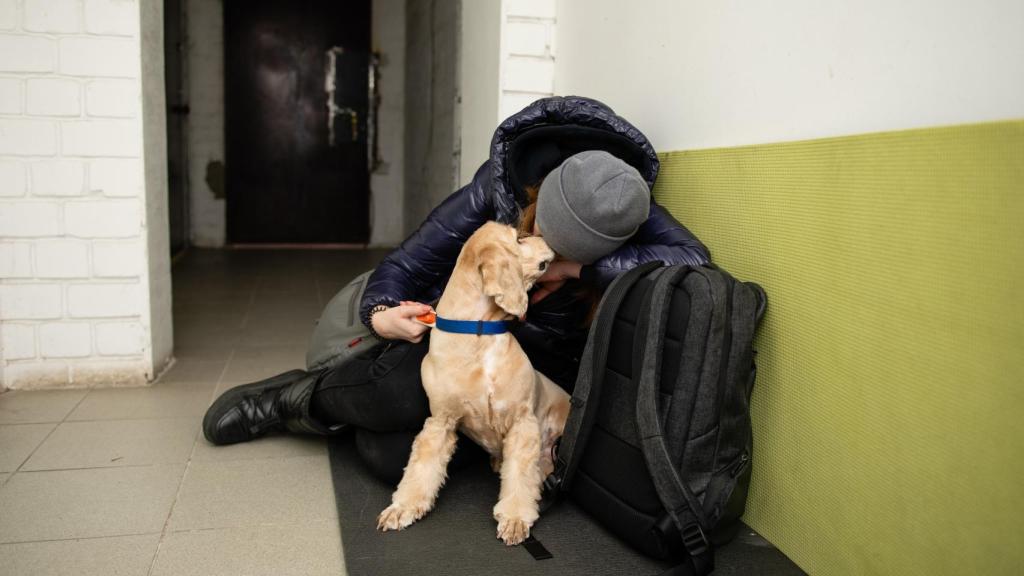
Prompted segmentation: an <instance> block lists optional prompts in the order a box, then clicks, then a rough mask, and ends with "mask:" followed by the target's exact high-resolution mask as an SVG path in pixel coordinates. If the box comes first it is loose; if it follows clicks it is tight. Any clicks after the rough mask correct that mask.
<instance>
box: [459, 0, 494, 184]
mask: <svg viewBox="0 0 1024 576" xmlns="http://www.w3.org/2000/svg"><path fill="white" fill-rule="evenodd" d="M504 3H505V2H502V0H478V1H469V2H463V3H462V22H461V30H460V34H461V38H460V42H459V78H458V80H457V81H456V89H457V90H458V96H457V101H458V103H459V114H458V125H459V138H458V139H457V141H456V142H455V146H456V149H457V153H458V154H459V177H458V182H459V184H460V185H463V184H466V183H467V182H469V181H470V179H472V178H473V174H475V173H476V171H477V168H479V167H480V165H481V164H483V163H484V161H485V160H487V158H489V157H490V144H491V135H492V134H493V133H494V127H495V126H497V125H498V122H499V121H500V120H501V116H499V114H500V105H501V60H502V51H501V32H502V28H503V27H504V26H503V22H502V18H503V15H502V5H503V4H504Z"/></svg>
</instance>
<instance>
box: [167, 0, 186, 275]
mask: <svg viewBox="0 0 1024 576" xmlns="http://www.w3.org/2000/svg"><path fill="white" fill-rule="evenodd" d="M185 29H186V27H185V10H184V2H183V1H182V0H164V90H165V92H166V97H167V215H168V224H169V226H170V237H171V255H172V256H174V255H176V254H179V253H181V252H182V251H183V250H184V249H185V248H186V247H187V246H188V175H187V171H188V144H187V133H186V128H187V125H188V123H187V122H186V120H187V119H188V95H187V94H186V85H185V67H184V63H185Z"/></svg>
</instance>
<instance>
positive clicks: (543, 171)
mask: <svg viewBox="0 0 1024 576" xmlns="http://www.w3.org/2000/svg"><path fill="white" fill-rule="evenodd" d="M584 150H605V151H607V152H610V153H612V154H614V155H615V156H617V157H619V158H621V159H622V160H623V161H625V162H627V163H629V164H630V165H632V166H633V167H634V168H636V169H637V170H638V171H639V172H640V175H641V176H642V177H643V178H644V180H645V181H646V182H647V185H648V186H649V187H653V186H654V180H655V179H656V178H657V176H658V168H659V166H660V163H659V162H658V156H657V154H656V153H655V152H654V148H653V147H652V146H651V144H650V142H649V141H648V140H647V137H646V136H644V135H643V133H642V132H640V130H638V129H637V128H636V127H635V126H633V125H632V124H630V123H629V122H627V121H626V120H625V119H624V118H622V117H620V116H618V115H616V114H615V112H614V111H613V110H612V109H611V108H610V107H608V106H607V105H606V104H604V103H602V102H599V101H597V100H594V99H592V98H585V97H582V96H564V97H563V96H553V97H550V98H542V99H540V100H537V101H536V102H534V103H532V104H530V105H529V106H527V107H526V108H523V109H522V110H521V111H519V112H518V113H516V114H513V115H512V116H509V117H508V118H507V119H506V120H505V121H504V122H502V123H501V124H500V125H499V126H498V128H497V130H495V131H494V136H493V138H492V139H491V158H490V161H489V162H490V165H491V166H490V168H491V185H492V191H493V195H494V196H493V198H494V202H495V204H496V206H495V207H496V208H497V211H498V213H499V214H508V215H512V214H515V215H518V213H519V210H520V207H522V206H525V205H526V204H527V202H528V200H527V198H526V194H525V192H524V191H523V188H524V187H525V186H527V185H532V184H540V181H541V180H543V178H544V177H545V176H546V175H547V174H548V173H549V172H550V171H551V170H553V169H555V168H556V167H557V166H558V165H559V164H561V163H562V161H563V160H565V159H566V158H568V157H569V156H572V155H573V154H576V153H577V152H583V151H584Z"/></svg>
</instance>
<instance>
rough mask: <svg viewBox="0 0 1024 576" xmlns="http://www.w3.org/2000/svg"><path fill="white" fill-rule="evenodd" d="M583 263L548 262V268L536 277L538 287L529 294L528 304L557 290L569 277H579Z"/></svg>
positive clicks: (538, 300) (567, 261)
mask: <svg viewBox="0 0 1024 576" xmlns="http://www.w3.org/2000/svg"><path fill="white" fill-rule="evenodd" d="M582 267H583V265H582V264H580V263H579V262H573V261H572V260H555V261H554V262H552V263H551V264H548V269H547V270H545V271H544V274H543V275H542V276H541V277H540V278H538V279H537V286H538V289H537V291H536V292H534V293H533V295H532V296H530V304H535V303H537V302H540V301H541V300H543V299H545V298H547V297H548V295H549V294H551V293H552V292H555V291H557V290H558V289H559V288H561V287H562V285H563V284H565V281H566V280H568V279H570V278H579V277H580V268H582Z"/></svg>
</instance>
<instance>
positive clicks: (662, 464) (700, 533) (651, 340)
mask: <svg viewBox="0 0 1024 576" xmlns="http://www.w3.org/2000/svg"><path fill="white" fill-rule="evenodd" d="M687 274H701V276H704V277H705V278H706V279H707V280H708V282H709V283H713V282H714V279H713V278H711V277H710V276H709V275H707V274H704V273H703V271H702V270H701V269H700V268H692V267H688V266H680V267H678V268H674V269H672V270H671V272H669V273H666V274H664V275H663V276H662V277H661V278H659V279H658V281H657V282H656V283H655V285H654V288H653V289H652V296H651V306H650V308H649V311H648V315H647V317H646V318H647V324H646V329H645V330H644V331H643V332H641V331H640V330H638V336H637V337H638V338H643V339H644V343H643V345H644V353H643V360H642V364H641V367H640V369H639V370H637V369H634V372H633V377H634V379H635V385H636V389H637V398H636V423H637V432H638V433H639V436H640V443H641V448H642V449H643V453H644V460H645V461H646V462H647V468H648V469H649V470H650V472H651V479H652V481H653V482H654V487H655V489H656V490H657V492H658V498H659V499H660V500H661V502H662V505H663V506H664V507H665V510H666V511H667V512H668V514H669V516H671V518H672V521H673V522H674V523H675V525H676V527H677V528H678V529H679V533H680V535H681V536H682V540H683V544H684V545H685V546H686V550H687V552H688V553H689V554H690V559H691V560H692V562H693V567H694V570H695V572H696V574H698V575H704V574H709V573H710V572H711V571H712V570H713V569H714V556H713V550H712V548H711V543H710V541H709V540H708V538H707V534H708V533H709V532H708V531H709V529H710V526H708V523H707V518H706V516H705V514H704V507H703V506H701V504H700V502H699V501H698V500H697V497H696V496H695V495H694V494H693V492H692V491H691V490H690V489H689V488H688V487H687V486H686V484H685V483H684V482H683V481H682V479H681V478H680V477H679V473H678V471H677V470H676V467H675V465H674V464H673V462H672V459H671V457H670V455H669V451H668V448H667V446H666V445H665V440H664V437H663V435H662V427H661V422H660V419H659V417H658V389H659V382H660V380H661V359H662V349H663V344H664V339H665V329H666V326H665V318H666V317H667V316H668V314H666V313H665V309H666V307H667V306H668V305H669V303H670V299H671V297H672V286H673V284H675V283H676V282H677V280H678V279H680V278H682V277H683V276H685V275H687ZM715 292H716V291H715V290H712V293H715ZM716 321H721V320H720V319H716V318H714V315H713V316H712V323H714V322H716ZM686 512H689V516H690V517H692V518H693V519H695V521H685V513H686Z"/></svg>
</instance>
